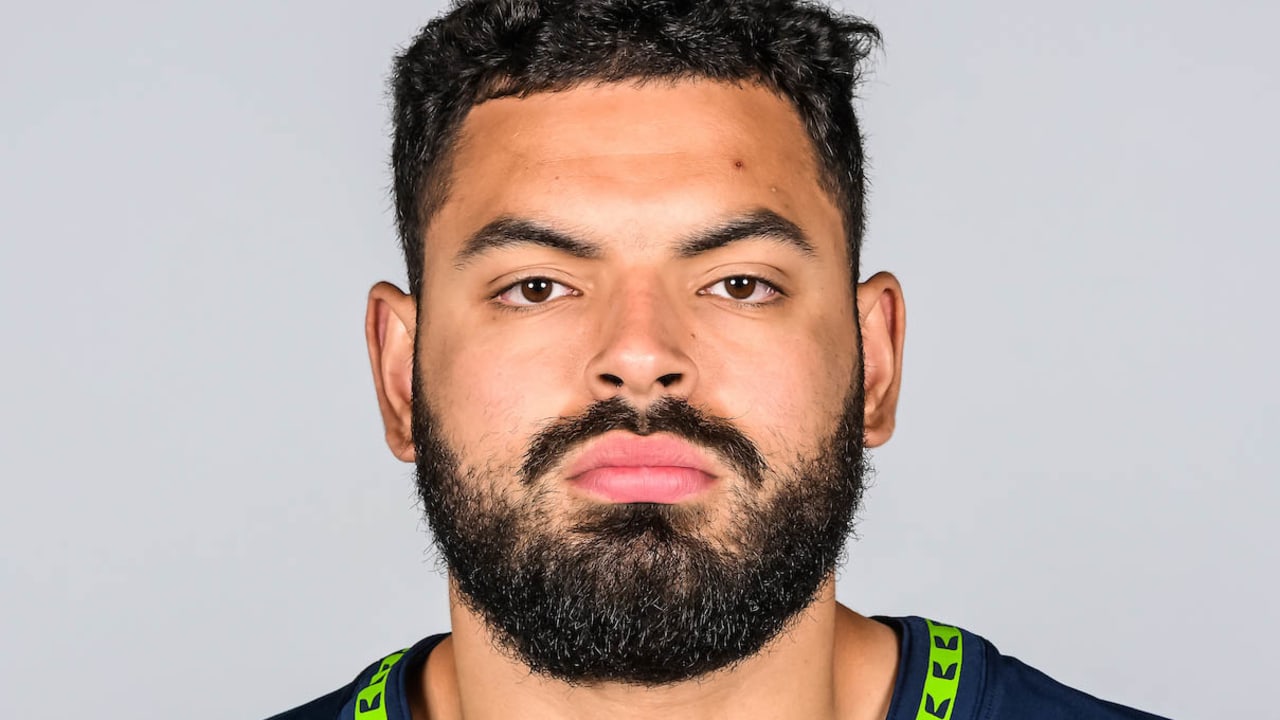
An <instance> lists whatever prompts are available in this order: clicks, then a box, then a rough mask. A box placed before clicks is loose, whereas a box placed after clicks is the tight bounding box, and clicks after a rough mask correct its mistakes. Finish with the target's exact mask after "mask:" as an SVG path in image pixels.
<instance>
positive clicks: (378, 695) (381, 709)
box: [356, 650, 404, 720]
mask: <svg viewBox="0 0 1280 720" xmlns="http://www.w3.org/2000/svg"><path fill="white" fill-rule="evenodd" d="M402 657H404V651H403V650H401V651H400V652H398V653H392V654H390V655H388V656H386V657H385V658H383V659H382V664H380V665H379V666H378V671H377V672H375V673H374V674H373V677H371V678H369V684H368V685H365V686H364V689H362V690H361V691H360V694H359V695H356V720H387V693H386V690H387V675H389V674H391V668H392V666H394V665H395V664H396V663H397V662H399V661H400V658H402Z"/></svg>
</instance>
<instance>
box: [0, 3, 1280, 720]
mask: <svg viewBox="0 0 1280 720" xmlns="http://www.w3.org/2000/svg"><path fill="white" fill-rule="evenodd" d="M848 7H849V8H850V9H852V10H856V11H858V12H861V13H864V14H866V15H867V16H869V17H870V18H871V19H873V20H875V21H877V22H878V23H879V24H880V25H881V27H882V29H883V30H884V33H885V35H886V38H887V44H886V52H885V54H884V55H883V57H882V58H881V60H880V61H879V62H878V70H877V72H876V74H875V75H874V76H873V78H872V80H871V82H870V83H869V84H868V86H867V87H866V89H865V91H864V93H863V95H864V98H865V103H864V115H863V117H864V121H865V125H866V129H867V131H868V135H869V143H870V152H871V155H872V157H873V161H874V168H873V178H874V190H873V193H874V194H873V196H872V199H871V213H872V219H871V231H870V240H869V245H868V248H867V252H866V267H867V269H868V270H869V271H870V270H875V269H879V268H889V269H893V270H895V271H896V272H898V273H899V276H900V277H901V279H902V281H903V283H904V285H905V286H906V289H907V301H908V302H907V304H908V309H909V315H910V323H909V324H910V330H909V333H908V342H907V358H906V371H905V381H906V384H905V388H904V395H903V400H902V408H901V422H900V425H899V429H898V434H897V437H896V438H895V439H894V440H893V441H892V442H891V443H890V444H889V446H887V447H886V448H884V449H883V450H882V451H880V452H878V453H877V454H876V460H877V465H878V468H879V475H878V480H877V484H876V486H875V487H874V489H873V490H872V491H871V492H870V494H869V497H868V502H867V506H866V509H865V510H864V512H863V516H864V520H863V522H862V524H861V529H860V535H861V537H862V539H861V540H860V541H859V542H857V543H855V544H852V545H851V546H850V562H849V564H848V566H847V568H846V569H845V570H844V571H843V572H842V574H841V579H840V584H839V595H840V597H841V598H842V599H843V600H844V601H845V602H846V603H848V604H850V605H852V606H853V607H855V608H857V609H859V610H862V611H864V612H872V613H894V614H899V613H918V614H925V615H929V616H932V617H936V618H939V619H943V620H946V621H950V622H953V623H959V624H962V625H964V626H966V627H969V628H971V629H974V630H976V631H978V632H980V633H982V634H984V635H986V636H988V637H990V638H992V639H993V640H995V641H996V642H997V643H998V644H999V646H1000V647H1001V648H1002V649H1003V650H1004V651H1005V652H1009V653H1012V654H1015V655H1018V656H1020V657H1022V658H1023V659H1025V660H1027V661H1028V662H1030V663H1032V664H1033V665H1038V666H1041V667H1043V668H1044V669H1046V670H1048V671H1049V672H1050V673H1051V674H1053V675H1055V676H1056V677H1058V678H1060V679H1062V680H1064V681H1066V682H1068V683H1071V684H1076V685H1079V686H1083V687H1085V688H1087V689H1089V690H1091V691H1093V692H1095V693H1096V694H1099V695H1102V696H1104V697H1111V698H1115V699H1117V700H1121V701H1124V702H1126V703H1132V704H1136V705H1141V706H1146V707H1148V708H1150V709H1153V710H1156V711H1159V712H1161V713H1165V714H1170V715H1174V716H1177V717H1179V718H1192V717H1200V718H1222V717H1232V716H1242V715H1243V714H1245V713H1248V712H1250V711H1252V712H1253V713H1254V714H1255V716H1261V715H1258V714H1259V713H1260V714H1262V715H1267V714H1269V713H1274V712H1275V706H1274V692H1273V690H1274V682H1275V672H1276V671H1277V669H1278V668H1277V661H1276V655H1275V641H1276V637H1278V636H1280V622H1277V620H1276V618H1275V615H1274V610H1275V601H1274V597H1275V594H1276V590H1277V583H1276V581H1275V579H1274V578H1275V574H1276V568H1277V567H1280V562H1277V560H1278V558H1277V555H1278V552H1277V546H1276V542H1275V540H1274V528H1273V526H1272V522H1273V517H1274V516H1275V514H1276V512H1277V509H1278V507H1280V503H1278V502H1277V501H1278V500H1280V497H1278V494H1277V490H1276V483H1275V482H1274V481H1275V480H1276V479H1277V475H1278V472H1277V471H1278V470H1280V448H1278V444H1277V443H1276V441H1275V440H1274V436H1275V435H1276V434H1277V433H1278V432H1280V418H1278V415H1280V388H1278V384H1277V380H1276V377H1275V367H1276V360H1277V357H1276V355H1277V338H1276V323H1275V320H1274V315H1275V313H1276V310H1277V309H1278V308H1280V302H1277V301H1278V300H1280V293H1278V292H1277V290H1276V286H1275V282H1274V280H1273V277H1274V276H1275V273H1276V265H1277V263H1280V251H1277V249H1276V242H1275V241H1276V230H1275V229H1276V226H1277V221H1278V220H1280V217H1278V214H1280V213H1278V212H1277V209H1276V203H1275V194H1276V188H1277V180H1280V177H1278V176H1277V167H1280V162H1278V161H1280V157H1278V155H1280V153H1278V152H1277V143H1276V141H1275V139H1274V135H1273V133H1274V129H1275V128H1276V127H1280V101H1278V100H1277V93H1276V91H1277V82H1276V74H1277V73H1276V67H1277V66H1278V65H1280V62H1278V61H1277V52H1276V50H1275V49H1274V44H1273V43H1274V30H1275V28H1276V27H1277V25H1278V24H1280V11H1278V10H1277V6H1276V5H1275V4H1274V3H1264V2H1261V1H1259V2H1217V3H1214V4H1208V3H1192V2H1160V3H1156V2H1136V1H1122V2H1114V1H1113V2H1102V1H1101V0H1087V1H1085V2H1074V3H1025V2H1016V1H1015V0H983V1H979V2H968V3H946V2H933V3H916V2H904V1H902V0H898V1H891V0H866V1H865V2H858V3H849V4H848ZM437 8H438V3H435V2H403V1H395V2H390V1H389V2H379V3H373V4H370V3H355V2H349V3H339V2H320V3H317V2H301V1H292V2H273V3H257V2H254V3H251V2H244V1H236V2H220V3H204V4H202V5H194V4H190V3H171V2H140V1H138V0H122V1H118V2H114V3H91V2H86V1H84V0H77V1H74V2H65V3H24V4H23V5H22V6H21V7H16V6H13V5H9V4H6V5H5V8H4V13H3V21H0V98H2V99H0V102H2V103H3V105H2V107H3V110H2V114H0V168H2V171H0V213H2V214H0V238H2V239H0V337H3V338H4V340H3V349H2V350H0V353H2V354H0V362H2V363H3V365H2V368H0V408H2V409H0V477H2V481H3V500H2V501H0V588H2V590H0V592H2V593H3V595H2V596H0V604H2V607H3V610H2V612H0V688H2V689H3V693H2V694H3V696H4V697H5V698H6V699H5V710H4V712H3V714H4V715H5V716H6V717H26V718H63V717H73V716H82V715H83V716H89V717H113V718H114V717H119V718H124V717H130V718H174V717H183V718H231V717H243V718H253V717H260V716H262V715H265V714H268V713H269V712H272V711H276V710H281V709H284V708H285V707H287V706H291V705H293V704H296V703H298V702H301V701H303V700H306V699H309V698H310V697H312V696H315V695H318V694H320V693H322V692H326V691H328V690H331V689H333V688H336V687H337V686H339V685H341V684H343V683H345V682H347V681H348V680H349V679H350V678H351V677H352V676H353V675H354V674H355V673H356V672H357V671H358V670H359V669H360V668H362V667H363V666H364V665H365V664H366V663H368V662H370V661H372V660H373V659H375V658H376V657H378V656H380V655H381V654H383V653H386V652H388V651H390V650H393V649H395V648H398V647H401V646H403V645H405V644H407V643H409V642H412V641H414V640H416V639H417V638H418V637H420V636H422V635H425V634H428V633H430V632H434V631H439V630H443V629H445V628H446V623H447V619H446V616H445V603H444V594H443V580H442V578H441V576H440V574H439V573H438V572H436V569H435V561H434V557H433V556H432V555H431V554H430V553H429V552H427V550H426V548H427V544H428V540H427V536H426V533H425V532H424V528H423V527H422V523H421V522H420V521H419V520H418V513H417V510H416V508H415V505H414V499H413V493H412V485H411V477H410V473H409V469H408V467H407V466H402V465H400V464H398V463H397V462H395V461H394V460H393V459H392V458H391V456H390V454H389V452H388V451H387V450H386V449H385V447H384V446H383V444H382V438H381V429H380V427H379V420H378V415H377V412H376V407H375V402H374V397H373V391H372V388H371V383H370V381H369V372H368V369H367V360H366V357H365V350H364V341H363V338H362V330H361V323H362V317H363V312H364V293H365V291H366V288H367V287H368V285H369V284H371V283H372V282H373V281H375V280H378V279H381V278H391V279H396V280H397V281H400V280H402V279H403V270H402V269H401V266H400V261H399V258H398V255H397V249H396V246H395V239H394V232H393V226H392V217H391V214H390V212H389V204H390V203H389V199H388V195H387V192H386V188H387V186H388V174H387V171H386V167H385V157H386V153H387V140H386V135H387V130H388V127H387V119H386V118H387V111H386V105H385V98H384V90H383V83H384V78H385V75H386V71H387V69H388V65H389V60H390V57H391V54H392V52H393V50H394V48H395V47H396V46H398V45H399V44H401V43H403V42H405V41H406V40H407V39H408V38H409V37H410V36H411V35H412V33H413V32H414V31H415V29H416V28H417V27H418V26H420V25H421V23H422V22H424V21H425V20H426V19H427V18H428V17H429V16H431V15H433V14H434V13H435V12H436V10H437ZM1269 128H1270V130H1269Z"/></svg>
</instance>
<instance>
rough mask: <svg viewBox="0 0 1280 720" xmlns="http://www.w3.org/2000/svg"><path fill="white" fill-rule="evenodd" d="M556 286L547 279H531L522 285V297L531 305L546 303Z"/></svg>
mask: <svg viewBox="0 0 1280 720" xmlns="http://www.w3.org/2000/svg"><path fill="white" fill-rule="evenodd" d="M554 285H555V283H553V282H551V281H550V280H548V279H546V278H531V279H529V280H525V281H524V282H522V283H520V295H521V296H522V297H523V298H524V299H525V300H528V301H529V302H531V303H540V302H546V300H547V298H549V297H551V288H552V287H553V286H554Z"/></svg>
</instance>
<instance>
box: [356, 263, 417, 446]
mask: <svg viewBox="0 0 1280 720" xmlns="http://www.w3.org/2000/svg"><path fill="white" fill-rule="evenodd" d="M417 314H418V313H417V306H416V304H415V303H414V298H413V297H412V296H411V295H406V294H405V293H403V292H401V290H400V289H399V288H397V287H396V286H395V285H392V284H390V283H385V282H381V283H378V284H377V285H374V286H373V289H371V290H370V291H369V306H368V310H367V311H366V313H365V321H364V334H365V341H366V342H367V343H368V345H369V364H370V366H371V368H372V370H373V385H374V389H375V390H376V392H377V394H378V408H379V410H380V411H381V413H382V424H383V427H384V428H385V429H386V437H387V445H388V446H389V447H390V448H391V452H392V453H393V454H394V455H395V456H396V457H397V458H399V459H401V460H403V461H405V462H413V460H414V450H413V341H414V334H415V331H416V329H417Z"/></svg>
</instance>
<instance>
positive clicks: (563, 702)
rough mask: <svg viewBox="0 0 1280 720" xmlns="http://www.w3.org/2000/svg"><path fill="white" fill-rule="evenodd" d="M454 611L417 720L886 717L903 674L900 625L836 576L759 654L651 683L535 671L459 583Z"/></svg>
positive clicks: (430, 665) (419, 697) (427, 676)
mask: <svg viewBox="0 0 1280 720" xmlns="http://www.w3.org/2000/svg"><path fill="white" fill-rule="evenodd" d="M450 615H451V619H452V625H453V634H452V635H451V636H450V637H449V639H448V640H446V641H445V642H444V643H442V644H441V645H440V646H439V647H437V648H436V650H435V651H433V652H432V654H431V656H430V658H429V659H428V662H427V664H426V666H425V668H424V669H423V678H422V681H423V682H422V686H421V688H422V689H421V692H418V693H416V696H415V697H414V698H413V701H414V704H415V709H414V720H426V719H427V718H429V719H430V720H490V719H494V720H496V719H498V718H511V717H520V718H528V719H529V720H543V719H546V720H551V719H555V720H577V719H578V718H582V719H584V720H585V719H587V718H601V717H608V718H618V719H619V720H630V719H632V718H653V717H671V716H678V717H681V718H690V719H691V720H697V719H699V718H713V717H714V718H724V717H732V718H735V719H741V720H754V719H755V718H772V719H777V720H788V719H791V718H794V719H795V720H801V719H802V718H803V719H804V720H815V719H818V720H821V719H832V720H834V719H835V718H839V719H840V720H883V718H885V716H886V715H887V713H888V708H889V701H890V699H891V695H892V691H893V682H894V679H895V677H896V673H897V663H898V641H897V637H896V636H895V634H894V632H893V631H892V630H890V629H889V628H887V627H885V626H884V625H881V624H880V623H878V622H875V621H873V620H869V619H867V618H864V617H862V616H860V615H858V614H856V613H854V612H852V611H850V610H848V609H847V608H845V607H843V606H841V605H839V604H838V603H837V602H836V600H835V592H834V585H833V583H832V581H831V580H828V581H827V582H826V583H825V584H824V585H823V587H822V589H821V590H820V591H819V593H818V597H817V599H816V600H815V601H814V602H813V603H812V604H811V605H810V606H809V607H808V608H806V610H805V611H804V612H803V613H802V614H801V615H800V617H798V618H797V619H796V620H795V621H794V622H792V623H791V624H790V626H789V628H788V629H787V631H786V632H784V633H783V634H781V635H780V636H779V637H777V638H775V639H774V640H773V641H772V642H770V643H769V644H767V645H766V646H765V647H764V648H763V649H762V650H761V651H760V652H758V653H757V654H755V655H753V656H751V657H749V658H747V659H746V660H744V661H742V662H741V663H738V664H736V665H734V666H733V667H732V668H731V669H726V670H721V671H718V672H715V673H711V674H709V675H705V676H702V677H699V678H696V679H694V680H690V681H687V682H682V683H675V684H672V685H664V686H661V687H654V688H644V687H635V686H631V685H624V684H620V683H598V684H594V685H582V686H571V685H568V684H566V683H564V682H561V681H558V680H555V679H552V678H547V677H543V676H539V675H533V674H531V673H530V672H529V669H528V668H527V667H526V666H524V665H523V664H522V663H520V662H519V661H517V660H515V659H513V658H512V657H510V656H508V655H507V654H506V653H503V652H501V651H500V650H498V649H497V648H496V647H495V644H494V642H493V639H492V635H491V634H490V631H489V629H488V628H487V626H485V624H484V622H483V621H482V620H481V619H480V618H479V617H478V616H476V615H475V614H474V613H472V612H471V611H469V610H468V609H466V608H465V606H463V605H462V603H461V602H459V600H458V598H457V596H456V592H454V593H451V597H450Z"/></svg>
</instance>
